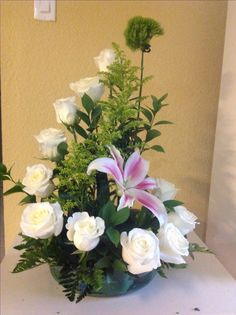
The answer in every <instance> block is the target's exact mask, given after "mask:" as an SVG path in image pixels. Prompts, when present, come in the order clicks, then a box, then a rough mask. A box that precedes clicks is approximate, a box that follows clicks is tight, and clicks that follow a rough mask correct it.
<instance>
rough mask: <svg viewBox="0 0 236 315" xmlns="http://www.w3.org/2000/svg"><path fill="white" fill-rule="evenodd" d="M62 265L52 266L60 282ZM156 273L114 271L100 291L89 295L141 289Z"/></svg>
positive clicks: (55, 277) (54, 276)
mask: <svg viewBox="0 0 236 315" xmlns="http://www.w3.org/2000/svg"><path fill="white" fill-rule="evenodd" d="M60 270H61V267H58V266H50V271H51V274H52V276H53V278H54V279H55V280H56V281H57V282H58V283H59V282H60ZM155 275H156V271H155V270H153V271H151V272H145V273H142V274H139V275H131V274H129V273H127V272H122V271H113V272H109V273H106V274H105V277H104V281H103V284H102V287H101V289H100V290H99V291H91V292H89V294H88V295H90V296H97V297H109V296H119V295H124V294H126V293H130V292H133V291H136V290H138V289H141V288H142V287H144V286H145V285H147V284H148V283H149V282H150V281H151V280H152V279H153V278H154V276H155Z"/></svg>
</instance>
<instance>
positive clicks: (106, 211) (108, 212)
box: [99, 200, 116, 224]
mask: <svg viewBox="0 0 236 315" xmlns="http://www.w3.org/2000/svg"><path fill="white" fill-rule="evenodd" d="M115 214H116V208H115V206H114V204H113V202H111V201H110V200H109V201H108V202H107V203H106V204H105V205H104V206H103V207H102V208H101V209H100V211H99V217H101V218H102V219H104V221H105V223H106V224H109V223H110V218H111V217H112V216H113V215H115Z"/></svg>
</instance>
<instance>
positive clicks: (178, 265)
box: [169, 264, 188, 269]
mask: <svg viewBox="0 0 236 315" xmlns="http://www.w3.org/2000/svg"><path fill="white" fill-rule="evenodd" d="M169 266H170V267H171V268H173V269H185V268H187V266H188V265H187V264H169Z"/></svg>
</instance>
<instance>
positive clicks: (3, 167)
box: [0, 163, 7, 175]
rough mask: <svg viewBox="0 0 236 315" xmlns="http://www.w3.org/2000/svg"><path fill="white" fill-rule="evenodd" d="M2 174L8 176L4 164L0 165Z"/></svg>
mask: <svg viewBox="0 0 236 315" xmlns="http://www.w3.org/2000/svg"><path fill="white" fill-rule="evenodd" d="M0 174H1V175H6V174H7V167H6V166H5V165H4V164H2V163H0Z"/></svg>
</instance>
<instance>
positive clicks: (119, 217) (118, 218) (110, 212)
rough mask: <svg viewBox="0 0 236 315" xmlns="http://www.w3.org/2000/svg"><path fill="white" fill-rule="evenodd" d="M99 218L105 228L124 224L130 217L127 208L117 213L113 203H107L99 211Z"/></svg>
mask: <svg viewBox="0 0 236 315" xmlns="http://www.w3.org/2000/svg"><path fill="white" fill-rule="evenodd" d="M99 216H100V217H101V218H103V219H104V221H105V223H106V226H111V227H112V226H116V225H120V224H122V223H124V222H126V221H127V220H128V219H129V216H130V210H129V208H123V209H121V210H119V211H117V209H116V207H115V206H114V204H113V202H111V201H108V202H107V203H106V204H105V206H104V207H102V208H101V209H100V211H99Z"/></svg>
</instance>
